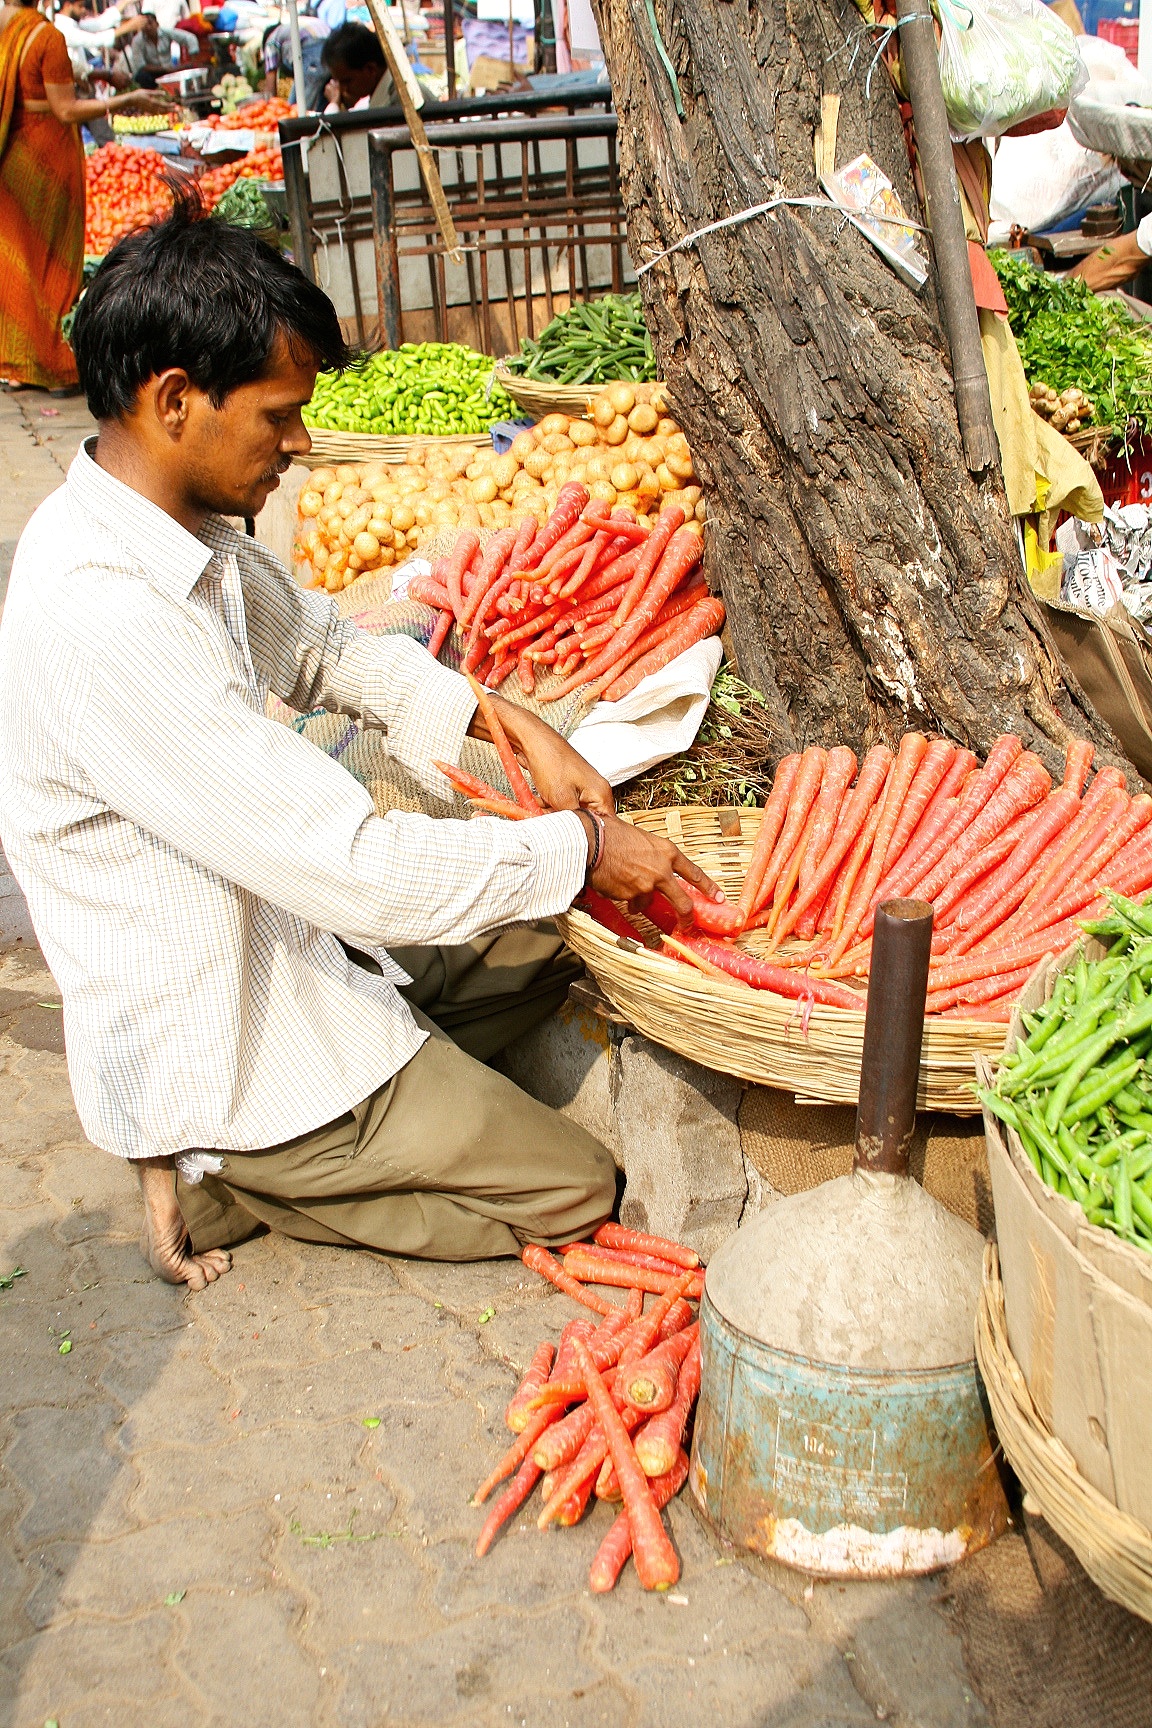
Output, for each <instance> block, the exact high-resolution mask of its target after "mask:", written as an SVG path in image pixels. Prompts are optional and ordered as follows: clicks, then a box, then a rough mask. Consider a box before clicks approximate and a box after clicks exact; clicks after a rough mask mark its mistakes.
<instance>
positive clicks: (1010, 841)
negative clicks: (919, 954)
mask: <svg viewBox="0 0 1152 1728" xmlns="http://www.w3.org/2000/svg"><path fill="white" fill-rule="evenodd" d="M1068 796H1069V795H1068V793H1067V792H1066V791H1065V789H1064V788H1063V787H1061V788H1060V791H1059V792H1058V793H1057V792H1051V793H1049V795H1048V797H1047V798H1046V799H1045V800H1044V802H1043V803H1042V804H1036V805H1034V806H1033V807H1032V809H1031V810H1025V811H1024V812H1023V814H1022V815H1020V816H1016V817H1014V818H1013V819H1012V821H1011V822H1009V824H1008V826H1007V828H1002V829H1001V830H1000V832H999V834H997V836H996V838H995V840H990V841H989V842H988V845H987V846H982V847H981V848H980V850H979V852H977V853H976V854H975V856H974V857H972V858H969V860H968V862H967V863H966V864H962V865H961V866H960V868H959V870H957V871H956V872H955V873H954V874H953V875H952V876H950V877H949V878H948V881H947V882H946V883H945V885H944V887H943V888H942V889H941V890H940V892H939V894H937V896H936V898H935V899H934V900H933V902H932V910H933V912H934V914H935V930H936V931H937V932H942V931H943V930H944V929H945V927H946V926H947V925H949V924H951V923H952V922H953V911H954V909H955V913H956V915H957V916H958V915H959V914H960V913H961V912H962V911H963V909H964V908H965V906H967V905H968V904H969V903H970V902H971V900H972V897H973V895H974V894H977V893H981V892H982V891H983V889H984V886H985V883H986V879H987V878H988V877H990V876H991V875H992V873H993V872H994V871H997V870H999V869H1000V867H1001V865H1003V864H1004V863H1005V862H1006V861H1010V860H1013V859H1014V857H1015V853H1016V848H1017V847H1018V846H1019V845H1020V843H1021V841H1023V840H1027V839H1028V838H1029V836H1030V834H1031V832H1032V829H1033V828H1034V827H1035V825H1036V823H1037V822H1038V821H1040V819H1041V818H1042V817H1045V816H1046V814H1047V812H1048V809H1049V806H1050V805H1051V803H1052V800H1053V799H1054V798H1056V797H1059V798H1060V799H1061V803H1060V804H1059V805H1058V806H1057V807H1056V808H1057V811H1058V812H1059V811H1060V810H1061V809H1063V810H1064V812H1065V813H1067V811H1068V810H1069V808H1071V810H1072V813H1073V815H1075V812H1076V811H1077V810H1078V809H1079V807H1080V801H1079V799H1078V798H1076V797H1075V795H1072V801H1071V806H1069V804H1068V803H1067V801H1066V800H1067V798H1068ZM1065 820H1067V815H1065ZM1057 832H1059V829H1057ZM1035 856H1036V854H1033V857H1035ZM1030 862H1031V860H1030ZM1024 869H1025V870H1026V869H1027V865H1025V866H1024ZM1021 894H1023V889H1021ZM933 939H935V937H934V938H933Z"/></svg>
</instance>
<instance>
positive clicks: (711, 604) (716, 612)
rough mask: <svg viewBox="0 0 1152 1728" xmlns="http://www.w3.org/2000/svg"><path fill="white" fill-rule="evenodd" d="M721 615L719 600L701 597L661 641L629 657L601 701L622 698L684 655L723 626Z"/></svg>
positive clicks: (604, 691) (722, 608)
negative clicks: (630, 662)
mask: <svg viewBox="0 0 1152 1728" xmlns="http://www.w3.org/2000/svg"><path fill="white" fill-rule="evenodd" d="M725 616H726V614H725V611H724V602H723V601H722V600H712V599H708V600H701V601H700V602H699V603H698V604H696V605H694V606H693V607H691V609H690V610H689V611H687V612H685V613H684V614H683V615H682V616H680V617H679V618H678V619H677V620H676V628H675V630H673V631H671V632H670V633H669V634H668V635H667V636H666V637H665V638H664V640H663V642H659V643H657V645H656V647H655V648H650V649H649V650H648V652H647V654H642V655H641V656H640V658H639V660H633V662H632V664H631V666H629V667H628V669H627V671H625V672H623V673H622V674H621V676H620V677H619V678H616V679H614V680H613V681H612V683H611V684H609V685H607V687H606V688H605V689H604V690H603V691H602V693H601V694H602V696H603V699H604V701H605V702H620V701H622V700H623V699H624V697H625V696H628V695H630V693H631V692H632V691H633V690H635V688H636V686H637V684H639V683H641V682H642V681H643V679H645V678H647V677H649V676H650V675H651V674H652V673H653V672H662V671H663V670H664V668H665V666H670V665H671V664H672V662H673V660H678V659H679V657H680V655H681V654H686V653H687V651H688V649H689V648H694V647H695V646H696V644H697V642H704V641H706V640H707V638H708V637H709V636H716V635H718V634H719V632H720V631H721V630H722V629H723V627H724V619H725Z"/></svg>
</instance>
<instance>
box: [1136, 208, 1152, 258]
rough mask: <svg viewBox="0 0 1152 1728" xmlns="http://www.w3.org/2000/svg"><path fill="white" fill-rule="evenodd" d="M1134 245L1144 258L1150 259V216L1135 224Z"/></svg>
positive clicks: (1151, 248)
mask: <svg viewBox="0 0 1152 1728" xmlns="http://www.w3.org/2000/svg"><path fill="white" fill-rule="evenodd" d="M1136 244H1137V246H1139V248H1140V250H1141V252H1143V254H1144V256H1145V257H1146V258H1152V215H1149V216H1145V217H1144V218H1143V220H1142V221H1140V222H1138V223H1137V224H1136Z"/></svg>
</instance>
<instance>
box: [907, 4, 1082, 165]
mask: <svg viewBox="0 0 1152 1728" xmlns="http://www.w3.org/2000/svg"><path fill="white" fill-rule="evenodd" d="M935 11H936V14H937V16H938V18H939V20H940V83H941V85H942V86H943V89H944V106H945V107H946V108H947V110H948V122H949V125H950V126H951V127H952V130H953V133H954V134H955V135H956V137H957V138H977V137H981V138H995V137H998V136H999V134H1000V133H1002V132H1006V131H1007V130H1008V128H1009V127H1010V126H1017V125H1019V124H1020V122H1021V121H1022V120H1031V119H1033V118H1034V117H1035V116H1036V115H1037V114H1044V113H1046V112H1047V110H1048V109H1049V108H1065V107H1067V105H1068V101H1069V98H1070V97H1071V96H1073V95H1074V94H1075V93H1076V91H1077V90H1078V89H1081V88H1082V87H1083V85H1084V84H1085V83H1086V82H1087V72H1086V70H1085V67H1084V63H1083V61H1082V60H1081V58H1080V54H1079V51H1078V49H1077V47H1076V38H1075V37H1074V36H1073V34H1072V32H1071V30H1069V28H1068V26H1067V24H1065V23H1064V22H1063V20H1062V19H1060V18H1057V16H1056V14H1055V13H1054V12H1051V11H1049V9H1048V7H1047V6H1045V5H1043V4H1041V0H935Z"/></svg>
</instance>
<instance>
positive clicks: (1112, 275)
mask: <svg viewBox="0 0 1152 1728" xmlns="http://www.w3.org/2000/svg"><path fill="white" fill-rule="evenodd" d="M1150 258H1152V216H1145V218H1144V220H1143V221H1142V222H1141V223H1140V224H1139V225H1138V227H1137V228H1136V229H1135V231H1134V232H1133V233H1131V234H1120V235H1118V236H1117V238H1116V239H1115V240H1106V241H1105V242H1104V244H1103V246H1098V247H1097V248H1096V250H1095V252H1089V254H1088V256H1087V258H1081V260H1080V262H1079V264H1077V265H1075V266H1074V267H1073V268H1072V269H1071V270H1070V271H1069V272H1068V274H1069V275H1070V276H1079V277H1080V279H1081V281H1082V282H1086V283H1087V284H1088V286H1089V288H1091V290H1092V292H1093V293H1094V294H1102V293H1103V292H1104V290H1105V289H1106V288H1122V287H1123V286H1124V284H1125V282H1130V281H1131V280H1132V278H1133V276H1137V275H1139V273H1140V271H1141V270H1143V268H1144V266H1145V265H1146V264H1147V263H1148V260H1149V259H1150Z"/></svg>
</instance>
